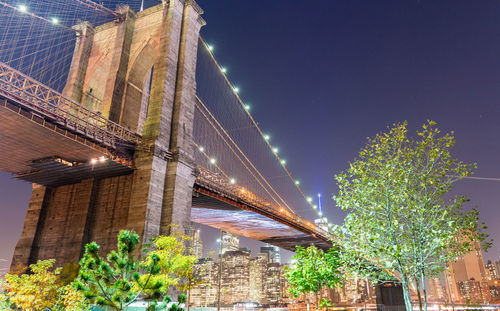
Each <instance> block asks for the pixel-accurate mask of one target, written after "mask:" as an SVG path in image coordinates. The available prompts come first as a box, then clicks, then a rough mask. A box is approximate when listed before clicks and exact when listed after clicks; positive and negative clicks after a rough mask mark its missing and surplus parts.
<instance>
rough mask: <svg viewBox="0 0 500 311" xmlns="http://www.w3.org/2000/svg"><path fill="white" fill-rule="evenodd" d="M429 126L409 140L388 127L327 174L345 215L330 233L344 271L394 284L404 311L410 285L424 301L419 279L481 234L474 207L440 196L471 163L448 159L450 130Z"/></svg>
mask: <svg viewBox="0 0 500 311" xmlns="http://www.w3.org/2000/svg"><path fill="white" fill-rule="evenodd" d="M435 124H436V123H435V122H432V121H428V122H427V123H426V124H424V125H423V128H422V130H421V131H418V132H417V138H412V137H409V136H408V133H407V128H406V122H405V123H403V124H396V125H394V127H393V128H391V129H390V130H389V132H388V133H382V134H378V135H377V136H376V137H375V138H371V139H368V143H367V145H366V146H365V147H364V148H363V149H362V150H361V151H360V153H359V158H358V159H356V160H355V161H354V162H353V163H351V164H350V166H349V169H347V170H346V171H345V172H343V173H341V174H338V175H336V176H335V178H336V180H337V183H338V186H339V193H338V195H337V196H335V197H334V199H335V200H336V202H337V205H338V206H340V207H341V208H342V209H343V210H345V211H348V212H349V214H348V215H347V216H346V218H345V219H344V224H343V225H342V226H341V227H336V230H335V231H336V235H337V237H338V238H339V242H340V243H341V244H342V254H341V255H342V257H343V259H344V260H345V261H346V262H347V265H346V267H347V268H350V269H353V270H357V271H355V272H357V273H358V274H361V275H362V276H363V277H370V278H372V279H374V278H375V279H379V280H380V279H382V280H388V279H390V278H393V279H398V280H400V281H401V283H402V286H403V289H404V297H405V302H406V308H407V310H411V300H410V296H409V286H410V283H411V282H415V285H416V286H417V290H418V289H420V288H422V290H423V294H424V299H425V297H426V291H425V282H424V280H425V278H426V277H433V276H436V275H437V274H439V273H440V272H441V271H443V269H444V268H445V267H446V264H447V263H448V261H450V260H451V259H454V258H456V257H459V256H461V255H463V254H465V253H467V252H469V251H471V250H472V249H473V246H474V242H475V241H484V240H485V238H486V237H487V236H486V235H485V234H484V233H483V229H485V226H484V224H480V223H479V222H478V211H477V209H475V208H474V209H472V210H469V211H467V210H465V209H464V208H463V204H464V203H465V202H466V201H467V199H466V198H465V197H464V196H456V197H453V198H451V199H450V198H449V196H447V194H448V193H449V192H450V191H451V190H452V188H453V184H454V182H456V181H458V180H461V179H462V178H463V177H465V176H469V175H471V174H472V169H473V168H474V167H475V165H469V164H465V163H463V162H461V161H458V160H457V159H455V158H454V157H452V155H451V153H450V149H451V148H452V147H453V146H454V145H455V139H454V137H453V133H451V134H445V135H440V131H439V130H438V129H437V128H435V127H434V125H435ZM484 245H485V247H488V243H484ZM361 258H362V259H363V260H360V259H361ZM374 267H376V268H374ZM419 293H420V291H419Z"/></svg>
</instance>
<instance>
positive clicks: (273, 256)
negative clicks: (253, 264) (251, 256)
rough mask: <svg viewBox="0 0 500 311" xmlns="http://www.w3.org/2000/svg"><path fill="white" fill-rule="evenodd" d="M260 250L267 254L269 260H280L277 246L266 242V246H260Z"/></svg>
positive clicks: (278, 261)
mask: <svg viewBox="0 0 500 311" xmlns="http://www.w3.org/2000/svg"><path fill="white" fill-rule="evenodd" d="M260 252H261V253H266V254H267V255H268V261H269V262H277V263H280V262H281V258H280V249H279V247H276V246H271V245H269V244H267V245H266V246H264V247H261V248H260Z"/></svg>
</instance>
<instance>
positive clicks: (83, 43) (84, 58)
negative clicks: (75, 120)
mask: <svg viewBox="0 0 500 311" xmlns="http://www.w3.org/2000/svg"><path fill="white" fill-rule="evenodd" d="M73 29H75V30H76V31H77V34H76V44H75V50H74V52H73V59H72V61H71V67H70V69H69V73H68V80H67V82H66V85H65V87H64V90H63V95H64V96H66V97H69V98H71V99H73V100H74V101H76V102H77V103H80V102H81V101H82V96H83V84H84V82H85V74H86V73H87V65H88V63H89V56H90V52H91V51H92V42H93V40H94V28H93V27H92V25H91V24H90V23H89V22H83V23H80V24H78V25H75V26H74V27H73Z"/></svg>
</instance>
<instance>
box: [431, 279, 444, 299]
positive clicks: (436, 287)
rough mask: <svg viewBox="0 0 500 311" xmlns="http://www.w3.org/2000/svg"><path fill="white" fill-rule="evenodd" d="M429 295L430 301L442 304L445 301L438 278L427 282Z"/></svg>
mask: <svg viewBox="0 0 500 311" xmlns="http://www.w3.org/2000/svg"><path fill="white" fill-rule="evenodd" d="M429 294H430V297H429V298H430V299H431V300H432V301H436V302H437V301H439V302H444V301H446V300H447V299H446V293H445V290H444V288H443V285H442V284H441V280H440V279H439V278H432V279H430V280H429Z"/></svg>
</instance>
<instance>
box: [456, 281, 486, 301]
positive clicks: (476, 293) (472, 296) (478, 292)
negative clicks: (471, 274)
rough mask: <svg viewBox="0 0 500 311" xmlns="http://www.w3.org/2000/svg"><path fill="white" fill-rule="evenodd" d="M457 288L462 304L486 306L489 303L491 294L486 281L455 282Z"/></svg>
mask: <svg viewBox="0 0 500 311" xmlns="http://www.w3.org/2000/svg"><path fill="white" fill-rule="evenodd" d="M457 287H458V291H459V293H460V296H461V297H462V301H463V302H464V303H477V304H487V303H489V302H490V301H491V292H490V288H489V285H488V282H486V281H476V280H474V279H471V280H468V281H463V282H457Z"/></svg>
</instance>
